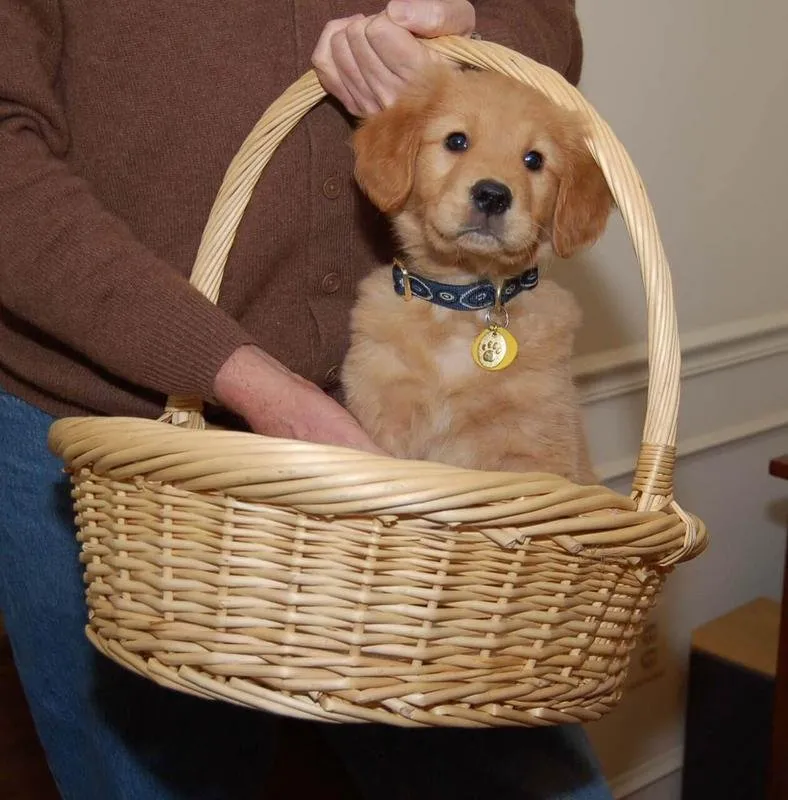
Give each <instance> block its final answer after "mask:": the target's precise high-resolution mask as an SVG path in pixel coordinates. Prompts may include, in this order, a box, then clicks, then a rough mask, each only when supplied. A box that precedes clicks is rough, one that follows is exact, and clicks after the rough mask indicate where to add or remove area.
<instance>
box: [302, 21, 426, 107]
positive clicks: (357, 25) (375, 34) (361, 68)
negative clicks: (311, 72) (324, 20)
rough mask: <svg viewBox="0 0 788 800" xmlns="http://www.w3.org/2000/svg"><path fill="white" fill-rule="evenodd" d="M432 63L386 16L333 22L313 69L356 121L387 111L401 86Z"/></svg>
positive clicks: (314, 57) (323, 36) (317, 49)
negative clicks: (382, 110) (356, 117)
mask: <svg viewBox="0 0 788 800" xmlns="http://www.w3.org/2000/svg"><path fill="white" fill-rule="evenodd" d="M431 58H432V56H431V54H430V53H429V52H427V50H426V48H425V47H424V46H423V45H421V44H420V43H419V42H418V41H417V40H416V39H415V37H414V36H413V35H412V34H411V33H410V32H408V31H407V30H405V29H404V28H402V27H400V26H399V25H395V24H394V23H393V22H392V21H391V20H390V19H389V18H388V16H387V15H386V14H378V15H376V16H374V17H362V16H359V15H357V16H355V17H348V18H346V19H342V20H333V21H332V22H329V23H328V24H327V25H326V27H325V28H324V29H323V32H322V34H321V36H320V39H319V40H318V44H317V46H316V47H315V50H314V53H313V54H312V65H313V66H314V68H315V72H316V73H317V76H318V79H319V80H320V83H321V84H322V85H323V88H324V89H325V90H326V91H327V92H329V93H330V94H333V95H334V96H335V97H336V98H337V99H338V100H340V102H341V103H342V104H343V105H344V106H345V108H347V110H348V111H350V113H351V114H354V115H355V116H362V117H365V116H369V115H370V114H374V113H376V112H377V111H380V110H381V109H382V108H385V107H387V106H389V105H391V104H392V103H393V102H394V101H395V100H396V98H397V95H398V94H399V92H400V91H401V90H402V88H403V86H404V85H405V83H406V82H407V81H408V80H409V79H410V78H412V76H413V75H414V73H416V72H417V71H418V70H419V69H421V68H422V67H423V66H424V64H425V63H426V62H427V61H428V60H430V59H431Z"/></svg>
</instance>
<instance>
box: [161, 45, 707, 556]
mask: <svg viewBox="0 0 788 800" xmlns="http://www.w3.org/2000/svg"><path fill="white" fill-rule="evenodd" d="M424 43H425V44H426V45H427V46H428V47H431V48H432V49H434V50H436V51H437V52H438V53H440V54H442V55H444V56H446V57H448V58H449V59H451V60H453V61H458V62H462V63H465V64H469V65H471V66H475V67H480V68H483V69H491V70H495V71H497V72H501V73H503V74H505V75H509V76H510V77H513V78H516V79H518V80H521V81H523V82H524V83H527V84H529V85H531V86H533V87H534V88H536V89H539V90H540V91H542V92H543V93H544V94H545V95H547V96H548V97H549V98H550V99H551V100H553V101H554V102H556V103H558V104H559V105H561V106H563V107H565V108H568V109H571V110H574V111H578V112H580V113H581V114H582V115H583V116H584V117H585V118H586V119H587V123H588V130H589V134H588V137H587V140H586V144H587V146H588V148H589V150H590V152H591V154H592V155H593V156H594V158H595V159H596V161H597V162H598V164H599V166H600V167H601V169H602V172H603V173H604V175H605V178H606V179H607V182H608V184H609V186H610V189H611V192H612V194H613V197H614V199H615V201H616V204H617V205H618V208H619V210H620V212H621V215H622V217H623V218H624V222H625V224H626V227H627V230H628V232H629V235H630V238H631V240H632V243H633V245H634V248H635V253H636V255H637V258H638V261H639V263H640V266H641V271H642V275H643V283H644V287H645V293H646V305H647V311H648V362H649V386H648V402H647V410H646V420H645V424H644V428H643V444H642V445H641V449H640V454H639V457H638V463H637V467H636V472H635V480H634V482H633V493H634V495H635V496H636V497H637V498H638V500H639V503H638V505H639V507H640V508H641V510H653V509H657V508H664V507H665V506H666V505H668V504H673V497H672V493H673V471H674V463H675V443H676V427H677V420H678V405H679V377H680V367H681V352H680V349H679V341H678V326H677V321H676V312H675V307H674V302H673V289H672V283H671V277H670V270H669V267H668V262H667V258H666V256H665V252H664V250H663V247H662V243H661V241H660V237H659V233H658V230H657V224H656V220H655V218H654V212H653V209H652V207H651V204H650V202H649V200H648V197H647V196H646V192H645V189H644V187H643V183H642V181H641V178H640V176H639V174H638V172H637V169H636V168H635V166H634V164H633V163H632V160H631V159H630V157H629V155H628V154H627V152H626V150H625V149H624V147H623V145H622V144H621V143H620V142H619V141H618V139H617V138H616V136H615V134H614V133H613V131H612V130H611V129H610V127H609V125H608V124H607V123H606V122H605V121H604V120H603V119H602V118H601V117H600V116H599V114H598V113H597V112H596V111H595V110H594V108H593V107H592V106H591V105H590V104H589V103H588V101H586V100H585V98H584V97H583V96H582V95H581V94H580V92H579V91H578V90H577V89H575V88H574V86H572V85H571V84H570V83H569V82H568V81H566V80H565V79H564V78H563V77H562V76H561V75H559V74H558V73H557V72H556V71H555V70H553V69H551V68H549V67H547V66H544V65H542V64H539V63H537V62H536V61H533V60H532V59H530V58H527V57H526V56H524V55H522V54H520V53H517V52H515V51H512V50H510V49H508V48H506V47H503V46H502V45H499V44H495V43H493V42H485V41H479V40H470V39H465V38H462V37H456V36H447V37H440V38H437V39H430V40H424ZM324 96H325V91H324V90H323V88H322V86H321V85H320V83H319V82H318V80H317V77H316V76H315V73H314V71H311V70H310V71H309V72H308V73H306V74H305V75H303V76H302V77H301V78H300V79H299V80H297V81H296V82H295V83H294V84H292V86H290V88H288V89H287V90H286V91H285V92H284V93H283V94H282V95H281V96H280V97H279V98H278V99H277V100H276V101H274V103H272V105H271V106H270V107H269V108H268V110H267V111H266V112H265V114H264V115H263V116H262V118H261V119H260V121H259V122H258V123H257V124H256V125H255V127H254V129H253V130H252V132H251V133H250V134H249V136H248V137H247V138H246V140H245V141H244V143H243V145H242V146H241V149H240V150H239V152H238V153H237V155H236V156H235V158H233V160H232V162H231V163H230V166H229V168H228V170H227V173H226V175H225V178H224V181H223V182H222V185H221V188H220V189H219V193H218V195H217V197H216V200H215V202H214V205H213V208H212V209H211V213H210V216H209V218H208V222H207V224H206V227H205V230H204V232H203V236H202V240H201V242H200V247H199V250H198V252H197V257H196V260H195V264H194V268H193V270H192V274H191V283H192V285H193V286H195V287H196V288H197V289H199V291H200V292H202V293H203V294H204V295H205V296H206V297H207V298H208V299H209V300H211V302H213V303H215V302H216V301H217V299H218V296H219V288H220V285H221V282H222V275H223V272H224V266H225V263H226V262H227V257H228V255H229V252H230V249H231V247H232V244H233V239H234V237H235V233H236V230H237V228H238V225H239V224H240V221H241V218H242V216H243V213H244V210H245V208H246V205H247V203H248V202H249V199H250V197H251V195H252V192H253V190H254V187H255V185H256V183H257V180H258V178H259V177H260V175H261V173H262V171H263V169H264V168H265V166H266V164H267V163H268V161H269V160H270V159H271V156H272V155H273V154H274V151H275V150H276V148H277V147H278V145H279V144H280V142H281V141H282V140H283V139H284V138H285V136H287V134H288V133H289V132H290V131H291V130H292V129H293V128H294V127H295V125H296V124H297V123H298V122H299V120H300V119H301V118H302V117H303V116H304V115H305V114H306V113H307V112H308V111H309V110H310V109H311V108H312V107H313V106H314V105H316V104H317V103H318V102H319V101H320V100H321V99H322V98H323V97H324ZM201 408H202V406H201V403H200V401H199V398H184V397H177V398H176V397H173V398H170V399H169V402H168V406H167V413H166V414H165V419H167V420H168V421H172V422H176V423H178V424H182V423H184V422H185V423H186V424H191V425H193V426H200V425H201V424H202V416H201ZM688 539H694V537H693V536H692V535H690V536H688ZM687 545H688V546H689V545H690V543H689V542H688V543H687ZM693 546H694V543H693Z"/></svg>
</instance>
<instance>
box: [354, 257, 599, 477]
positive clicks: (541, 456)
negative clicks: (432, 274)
mask: <svg viewBox="0 0 788 800" xmlns="http://www.w3.org/2000/svg"><path fill="white" fill-rule="evenodd" d="M507 310H508V311H509V316H510V322H509V331H510V332H511V333H512V335H513V336H514V337H515V339H516V340H517V342H518V345H519V353H518V356H517V358H516V360H515V361H514V363H512V364H511V365H510V366H509V367H507V368H506V369H503V370H499V371H496V372H488V371H486V370H483V369H481V368H480V367H478V366H477V365H476V364H475V363H474V361H473V358H472V356H471V346H472V343H473V341H474V339H475V338H476V336H477V335H478V334H479V333H480V332H481V331H482V330H484V328H485V327H486V323H485V312H483V311H482V312H471V311H453V310H450V309H445V308H441V307H439V306H435V305H433V304H431V303H427V302H424V301H423V300H419V299H418V298H414V299H413V300H411V301H409V302H408V301H405V300H404V299H403V298H402V297H400V296H399V295H397V294H395V292H394V291H393V289H392V285H391V271H390V269H386V268H381V269H378V270H376V271H375V272H373V273H372V274H371V275H370V276H369V277H367V278H366V279H365V280H364V281H363V282H362V285H361V287H360V295H359V300H358V302H357V304H356V306H355V308H354V310H353V315H352V319H351V346H350V350H349V352H348V356H347V358H346V361H345V365H344V369H343V383H344V386H345V393H346V398H347V404H348V408H349V410H350V411H351V413H353V414H354V416H355V417H356V418H357V419H358V420H359V422H360V423H361V425H362V427H363V428H364V429H365V430H366V431H367V432H368V433H369V435H370V436H371V437H372V438H373V439H374V440H375V441H376V443H377V444H379V445H380V446H381V447H383V448H384V449H386V450H387V451H388V452H391V453H392V454H393V455H396V456H400V457H406V458H419V459H427V460H434V461H444V462H447V463H452V464H456V465H458V466H464V467H471V468H479V469H512V470H519V471H525V470H534V469H538V470H544V471H551V472H557V473H558V474H562V475H567V476H568V477H573V478H579V477H581V475H582V472H583V468H581V467H580V466H579V462H580V460H582V459H581V458H580V454H579V449H580V448H582V441H581V439H582V430H581V426H580V422H579V409H578V403H577V397H576V392H575V389H574V386H573V384H572V380H571V374H570V357H571V352H572V344H573V339H574V332H575V330H576V328H577V326H578V324H579V321H580V312H579V310H578V308H577V305H576V303H575V301H574V298H573V297H572V296H571V295H570V294H569V293H568V292H566V291H565V290H563V289H561V288H560V287H558V286H557V285H556V284H555V283H553V282H551V281H544V280H543V281H542V282H541V283H540V285H539V286H538V287H537V288H536V289H534V290H532V291H529V292H524V293H522V294H521V295H519V296H518V297H516V298H514V299H513V300H512V301H511V302H510V303H508V304H507Z"/></svg>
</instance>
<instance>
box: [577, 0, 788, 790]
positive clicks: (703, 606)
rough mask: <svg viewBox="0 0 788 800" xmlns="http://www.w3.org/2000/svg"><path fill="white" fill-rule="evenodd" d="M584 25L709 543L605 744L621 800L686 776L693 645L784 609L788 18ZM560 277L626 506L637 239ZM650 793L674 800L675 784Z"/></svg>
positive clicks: (779, 11) (600, 449)
mask: <svg viewBox="0 0 788 800" xmlns="http://www.w3.org/2000/svg"><path fill="white" fill-rule="evenodd" d="M577 7H578V13H579V15H580V19H581V24H582V26H583V31H584V37H585V43H586V61H585V71H584V77H583V82H582V84H581V88H582V89H583V91H584V93H585V94H586V96H587V97H588V98H589V99H590V100H591V102H592V103H593V104H594V105H595V106H596V108H597V109H598V110H599V111H600V112H601V113H602V115H603V116H604V117H605V118H606V119H607V120H608V122H610V124H611V125H612V127H613V129H614V130H615V131H616V133H617V134H618V136H619V138H620V139H621V140H622V141H623V142H624V144H625V145H626V146H627V149H628V150H629V152H630V154H631V155H632V157H633V159H634V161H635V163H636V164H637V165H638V168H639V169H640V171H641V173H642V175H643V178H644V181H645V184H646V187H647V189H648V192H649V196H650V198H651V200H652V203H653V204H654V206H655V210H656V213H657V219H658V221H659V224H660V229H661V233H662V238H663V241H664V244H665V247H666V250H667V253H668V257H669V259H670V262H671V267H672V271H673V278H674V283H675V288H676V298H677V305H678V310H679V323H680V329H681V332H682V350H683V352H684V374H685V379H684V381H683V385H682V414H681V425H680V439H679V449H680V452H681V453H682V458H681V460H680V462H679V468H678V474H677V481H676V489H677V491H676V493H677V497H678V499H679V500H680V502H681V503H682V504H683V505H684V506H685V507H686V508H688V509H690V510H692V511H693V512H695V513H697V514H699V515H700V516H701V517H702V518H703V519H704V520H705V521H706V523H707V525H708V527H709V530H710V532H711V536H712V539H711V545H710V548H709V550H708V551H707V553H706V554H704V555H703V556H701V557H700V558H699V559H698V560H696V561H695V562H693V563H691V564H688V565H684V566H682V567H680V568H679V569H678V570H677V571H676V572H675V573H674V575H672V576H671V579H670V580H669V582H668V586H667V590H666V593H665V595H664V597H663V599H662V602H661V605H660V607H659V609H658V610H657V612H656V613H655V615H654V621H655V622H656V623H657V626H656V628H657V632H656V636H657V639H658V651H659V658H658V663H657V665H656V666H654V665H651V666H650V667H649V668H648V669H646V670H645V671H644V670H642V669H640V668H638V667H637V665H636V669H635V670H634V673H633V681H634V683H635V684H636V688H633V689H631V690H630V692H629V694H628V696H627V697H626V698H625V700H624V702H623V704H622V706H621V707H620V709H619V710H617V711H616V712H614V713H613V714H612V715H610V716H609V717H608V718H607V719H605V720H603V721H602V722H601V723H598V724H596V725H594V726H592V727H591V731H592V736H593V737H594V741H595V743H596V745H597V748H598V750H599V752H600V755H601V756H602V759H603V762H604V764H605V766H606V769H607V771H608V773H609V775H610V777H611V779H612V782H613V784H614V786H615V787H616V795H617V796H619V797H624V796H627V795H629V794H630V793H631V792H634V791H636V790H637V789H639V788H640V787H642V786H644V785H646V784H648V783H650V782H652V781H656V780H658V779H660V778H661V777H663V776H665V775H668V774H670V773H671V772H673V771H675V770H676V769H678V768H680V765H681V758H682V752H681V747H682V733H683V716H682V715H683V704H684V696H683V688H684V677H685V675H684V673H685V668H686V662H687V655H688V646H689V637H690V633H691V631H692V629H693V628H695V627H697V626H698V625H700V624H702V623H703V622H705V621H707V620H709V619H712V618H714V617H716V616H718V615H719V614H721V613H724V612H725V611H727V610H729V609H731V608H734V607H736V606H737V605H740V604H741V603H744V602H746V601H748V600H750V599H752V598H754V597H757V596H759V595H767V596H773V597H778V596H779V593H780V588H781V580H782V559H783V552H784V548H785V520H786V518H788V484H785V483H784V482H782V481H778V480H776V479H773V478H770V477H769V476H768V474H767V467H768V461H769V459H770V458H771V457H772V456H775V455H778V454H780V453H782V452H788V253H786V251H785V247H784V244H783V241H784V235H785V233H788V202H786V200H785V190H784V187H788V143H787V140H788V135H787V134H788V47H787V46H786V45H785V42H784V36H785V31H786V30H788V3H775V2H774V1H773V0H751V2H748V3H741V2H729V1H726V0H659V2H655V0H577ZM562 273H563V281H564V282H566V283H567V284H568V285H570V286H571V287H572V288H573V289H575V291H576V292H577V294H578V296H579V297H580V299H581V302H582V304H583V306H584V308H585V313H586V323H585V327H584V329H583V333H582V336H581V339H580V342H579V347H578V350H579V354H580V357H579V358H578V360H577V370H578V374H579V376H580V379H581V383H582V385H583V388H584V391H585V394H586V402H587V412H588V419H589V429H590V436H591V440H592V449H593V452H594V454H595V460H596V462H597V464H598V465H599V466H600V471H601V473H602V474H603V475H604V477H605V478H607V479H608V480H609V482H611V483H612V484H613V485H614V486H615V487H616V488H618V489H620V490H622V491H626V489H627V487H628V481H629V479H630V478H631V475H630V474H629V471H630V470H631V467H632V464H633V462H634V453H635V452H636V450H637V445H638V443H639V441H640V426H641V425H642V419H643V417H642V412H643V404H644V395H643V387H644V386H645V382H646V377H645V364H644V362H643V353H644V339H645V325H644V320H645V315H644V308H643V295H642V289H641V284H640V276H639V273H638V269H637V265H636V263H635V261H634V257H633V255H632V251H631V246H630V244H629V242H628V240H627V238H626V235H625V233H624V231H623V226H622V225H620V223H619V222H618V221H617V220H616V221H615V222H614V224H613V225H612V226H611V229H610V231H609V232H608V234H607V236H606V237H605V239H604V240H603V241H602V242H601V243H600V244H599V245H598V246H597V247H596V248H595V249H594V250H593V251H592V252H591V253H590V254H588V255H587V256H585V257H583V258H581V259H577V260H576V263H575V264H573V265H568V266H567V267H566V268H564V269H563V270H562ZM651 791H652V794H649V795H648V797H649V798H651V797H652V796H653V797H654V798H655V800H678V797H679V781H678V780H677V778H676V776H675V775H674V776H672V777H671V778H668V779H666V780H664V781H663V782H662V783H661V784H660V785H655V786H654V787H652V790H651ZM638 796H639V797H641V795H638ZM645 796H646V795H645V794H644V795H642V797H645Z"/></svg>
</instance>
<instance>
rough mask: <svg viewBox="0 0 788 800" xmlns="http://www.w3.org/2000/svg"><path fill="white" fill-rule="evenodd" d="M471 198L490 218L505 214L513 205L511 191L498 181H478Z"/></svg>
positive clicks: (472, 190) (473, 187) (472, 189)
mask: <svg viewBox="0 0 788 800" xmlns="http://www.w3.org/2000/svg"><path fill="white" fill-rule="evenodd" d="M471 198H472V200H473V204H474V206H475V207H476V208H477V209H478V210H479V211H481V212H482V213H483V214H487V215H488V216H498V215H500V214H503V213H505V212H506V211H508V209H509V207H510V206H511V205H512V192H511V190H510V189H509V187H508V186H506V185H505V184H503V183H499V182H498V181H492V180H482V181H477V182H476V183H475V184H474V185H473V186H472V187H471Z"/></svg>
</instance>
